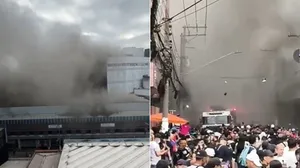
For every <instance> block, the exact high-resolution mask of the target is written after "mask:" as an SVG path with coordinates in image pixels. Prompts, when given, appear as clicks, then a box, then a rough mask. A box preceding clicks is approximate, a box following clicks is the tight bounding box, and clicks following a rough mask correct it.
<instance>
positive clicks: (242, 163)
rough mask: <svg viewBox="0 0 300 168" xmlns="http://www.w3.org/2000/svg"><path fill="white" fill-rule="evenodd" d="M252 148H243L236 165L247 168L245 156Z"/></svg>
mask: <svg viewBox="0 0 300 168" xmlns="http://www.w3.org/2000/svg"><path fill="white" fill-rule="evenodd" d="M253 149H254V148H253V147H252V146H245V148H244V149H243V151H242V152H241V155H240V157H239V160H238V163H239V164H240V165H241V166H243V167H247V155H248V154H249V153H250V152H251V151H252V150H253Z"/></svg>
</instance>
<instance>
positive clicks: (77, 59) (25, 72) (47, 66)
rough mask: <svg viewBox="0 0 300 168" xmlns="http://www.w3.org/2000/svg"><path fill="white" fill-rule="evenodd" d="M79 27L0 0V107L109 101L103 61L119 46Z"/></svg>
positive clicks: (113, 54) (103, 102)
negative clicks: (88, 34) (90, 35)
mask: <svg viewBox="0 0 300 168" xmlns="http://www.w3.org/2000/svg"><path fill="white" fill-rule="evenodd" d="M81 32H82V31H81V29H80V26H78V25H72V24H63V23H58V22H49V21H46V20H43V19H41V18H39V17H38V16H37V15H36V14H35V12H34V11H32V10H31V9H28V8H24V7H20V6H18V5H17V4H15V3H13V2H11V1H9V0H1V2H0V106H2V107H6V106H39V105H66V104H71V105H72V104H95V103H96V102H97V103H99V102H102V104H105V103H107V102H108V101H111V100H108V98H107V93H106V92H105V87H106V60H107V58H108V57H110V56H115V55H118V54H119V50H118V48H116V47H113V46H109V45H106V44H103V43H99V42H95V41H93V40H91V39H90V38H89V37H87V36H83V35H82V33H81ZM115 97H120V95H118V96H116V95H115ZM121 97H122V96H121ZM113 99H114V98H113ZM119 99H120V98H119ZM122 99H128V98H127V97H126V98H125V97H124V96H123V97H122ZM131 99H132V98H131Z"/></svg>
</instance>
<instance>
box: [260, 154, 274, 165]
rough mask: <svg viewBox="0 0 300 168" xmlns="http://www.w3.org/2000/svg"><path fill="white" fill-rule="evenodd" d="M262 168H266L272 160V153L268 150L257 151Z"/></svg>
mask: <svg viewBox="0 0 300 168" xmlns="http://www.w3.org/2000/svg"><path fill="white" fill-rule="evenodd" d="M257 155H258V156H259V159H260V163H261V165H262V168H267V167H268V166H269V164H270V162H271V161H272V160H273V157H274V153H273V152H272V151H270V150H259V151H257Z"/></svg>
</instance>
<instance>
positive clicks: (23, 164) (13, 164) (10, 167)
mask: <svg viewBox="0 0 300 168" xmlns="http://www.w3.org/2000/svg"><path fill="white" fill-rule="evenodd" d="M28 163H29V159H20V160H19V159H18V160H8V161H7V162H5V163H4V164H2V165H1V166H0V168H27V165H28Z"/></svg>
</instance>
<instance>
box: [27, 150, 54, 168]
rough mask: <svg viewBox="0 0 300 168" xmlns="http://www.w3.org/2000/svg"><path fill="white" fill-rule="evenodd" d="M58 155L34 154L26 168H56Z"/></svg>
mask: <svg viewBox="0 0 300 168" xmlns="http://www.w3.org/2000/svg"><path fill="white" fill-rule="evenodd" d="M59 158H60V153H58V152H55V153H35V154H34V156H33V158H32V160H31V161H30V163H29V165H28V167H27V168H37V167H38V168H56V167H57V166H58V162H59Z"/></svg>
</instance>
